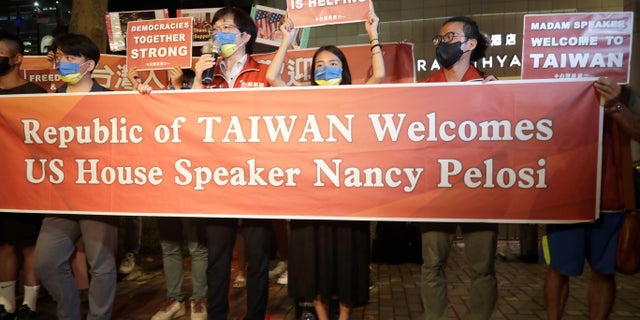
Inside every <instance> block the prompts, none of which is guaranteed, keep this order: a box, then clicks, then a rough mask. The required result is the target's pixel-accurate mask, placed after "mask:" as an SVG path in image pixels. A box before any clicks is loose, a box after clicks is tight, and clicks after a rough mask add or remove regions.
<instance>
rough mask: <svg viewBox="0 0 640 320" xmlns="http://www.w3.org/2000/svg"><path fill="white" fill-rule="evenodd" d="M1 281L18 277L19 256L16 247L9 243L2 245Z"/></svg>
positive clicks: (0, 248) (0, 257) (0, 251)
mask: <svg viewBox="0 0 640 320" xmlns="http://www.w3.org/2000/svg"><path fill="white" fill-rule="evenodd" d="M0 261H2V263H0V282H4V281H15V280H16V278H17V277H18V257H17V256H16V247H14V246H12V245H8V244H3V245H0Z"/></svg>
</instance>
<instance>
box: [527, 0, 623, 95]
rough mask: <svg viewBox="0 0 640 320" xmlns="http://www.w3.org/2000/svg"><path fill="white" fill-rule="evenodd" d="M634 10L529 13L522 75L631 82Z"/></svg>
mask: <svg viewBox="0 0 640 320" xmlns="http://www.w3.org/2000/svg"><path fill="white" fill-rule="evenodd" d="M632 34H633V12H594V13H567V14H533V15H525V16H524V31H523V42H522V79H553V78H583V77H585V78H589V77H601V76H606V77H610V78H612V79H614V80H615V81H617V82H618V83H621V84H626V83H629V72H630V70H631V69H630V68H631V39H632Z"/></svg>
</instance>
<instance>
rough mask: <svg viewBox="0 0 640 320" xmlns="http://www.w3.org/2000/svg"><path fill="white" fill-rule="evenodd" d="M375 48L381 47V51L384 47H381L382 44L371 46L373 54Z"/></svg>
mask: <svg viewBox="0 0 640 320" xmlns="http://www.w3.org/2000/svg"><path fill="white" fill-rule="evenodd" d="M375 47H380V50H382V45H381V44H379V43H376V44H374V45H372V46H371V52H373V49H374V48H375Z"/></svg>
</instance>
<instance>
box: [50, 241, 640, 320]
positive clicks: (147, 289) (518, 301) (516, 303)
mask: <svg viewBox="0 0 640 320" xmlns="http://www.w3.org/2000/svg"><path fill="white" fill-rule="evenodd" d="M462 247H463V245H462V243H459V242H456V244H455V249H454V250H453V252H452V256H451V257H450V259H449V260H450V261H449V266H448V267H447V276H448V279H449V293H450V300H451V307H450V309H449V318H450V319H466V318H468V311H469V296H468V293H467V288H468V286H469V272H468V268H467V267H466V264H465V261H464V256H463V250H462ZM498 251H499V252H500V253H501V258H500V259H499V260H498V262H497V264H496V267H497V274H498V287H499V294H500V297H499V301H498V308H497V310H496V313H495V317H494V318H495V319H544V318H545V314H544V306H543V298H542V285H543V282H544V274H545V270H546V267H545V266H544V265H539V264H528V263H523V262H521V261H519V260H518V259H517V255H518V254H519V252H520V248H519V245H518V242H510V241H501V242H500V243H499V248H498ZM143 267H144V271H143V272H140V273H138V275H137V276H134V278H136V280H124V279H123V280H121V281H120V282H119V283H118V294H117V297H116V301H115V304H114V319H130V320H138V319H140V320H142V319H149V318H150V317H151V315H153V313H154V312H155V311H156V310H157V308H158V307H159V306H160V303H161V302H162V301H163V299H164V294H165V289H164V278H163V275H162V269H161V268H160V263H159V261H157V259H155V260H154V259H150V258H149V259H147V260H146V261H144V262H143ZM372 267H373V273H372V277H373V280H374V282H375V283H374V284H375V286H374V287H373V289H372V290H371V299H370V303H369V304H368V305H367V306H365V307H362V308H358V309H356V310H354V312H353V315H352V317H351V318H352V319H356V320H357V319H367V320H369V319H384V320H386V319H397V320H405V319H407V320H408V319H423V318H422V306H421V303H420V294H419V281H420V266H419V265H417V264H373V265H372ZM234 273H235V272H234ZM234 276H235V274H234ZM588 276H589V272H588V270H587V271H586V272H585V274H584V275H583V276H581V277H579V278H575V279H573V281H572V283H571V295H570V299H569V301H568V305H567V310H566V313H567V315H566V317H565V319H587V318H588V316H587V313H586V310H587V307H586V303H585V301H586V287H587V286H586V281H587V279H588ZM190 280H191V278H190V274H188V273H187V275H186V278H185V281H184V288H185V292H190V289H191V288H190ZM617 287H618V296H617V299H616V303H615V306H614V310H613V314H612V316H611V319H640V274H637V275H635V276H625V275H619V276H618V277H617ZM244 293H245V292H244V289H231V295H230V301H231V304H232V306H231V308H232V314H231V316H230V319H242V315H243V312H244V310H243V309H244ZM286 293H287V288H286V286H281V285H278V284H272V285H271V286H270V292H269V294H270V298H269V306H268V312H269V319H272V320H279V319H286V320H293V319H295V318H296V316H295V308H294V301H293V300H292V299H291V298H289V297H287V295H286ZM38 311H39V319H55V303H53V302H52V301H51V300H50V299H49V298H46V297H45V298H43V299H41V301H40V302H39V306H38ZM183 319H189V317H188V316H185V317H183Z"/></svg>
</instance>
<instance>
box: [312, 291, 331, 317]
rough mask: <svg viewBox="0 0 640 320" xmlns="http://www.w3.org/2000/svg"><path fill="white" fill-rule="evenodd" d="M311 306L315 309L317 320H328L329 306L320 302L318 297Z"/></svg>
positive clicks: (320, 299)
mask: <svg viewBox="0 0 640 320" xmlns="http://www.w3.org/2000/svg"><path fill="white" fill-rule="evenodd" d="M313 306H314V307H315V308H316V315H317V316H318V320H328V319H329V305H328V304H326V303H324V302H323V301H322V298H320V295H318V296H317V297H316V299H315V300H313Z"/></svg>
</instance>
